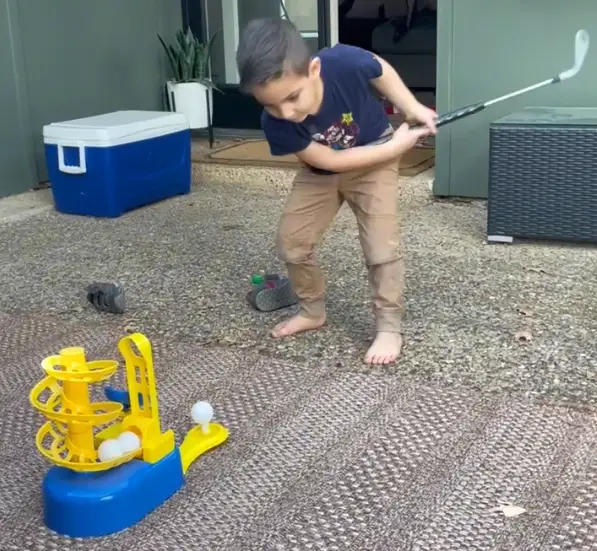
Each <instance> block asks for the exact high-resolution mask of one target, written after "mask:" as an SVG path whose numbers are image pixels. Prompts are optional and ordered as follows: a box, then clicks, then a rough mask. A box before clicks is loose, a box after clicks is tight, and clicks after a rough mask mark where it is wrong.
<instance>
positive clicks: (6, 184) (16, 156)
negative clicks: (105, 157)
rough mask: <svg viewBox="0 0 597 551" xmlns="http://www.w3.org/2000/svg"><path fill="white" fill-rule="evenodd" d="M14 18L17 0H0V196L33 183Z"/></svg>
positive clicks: (24, 95)
mask: <svg viewBox="0 0 597 551" xmlns="http://www.w3.org/2000/svg"><path fill="white" fill-rule="evenodd" d="M17 15H18V14H17V0H0V74H2V86H0V120H1V121H2V124H0V197H2V196H5V195H12V194H14V193H19V192H21V191H25V190H26V189H28V188H30V187H32V186H34V185H35V184H36V183H37V179H36V173H35V163H34V149H33V142H32V141H31V135H30V130H29V128H30V126H29V116H28V109H27V97H26V90H25V88H24V86H25V77H24V71H23V59H22V57H21V49H20V47H19V44H20V36H19V25H18V17H17ZM15 44H16V47H15Z"/></svg>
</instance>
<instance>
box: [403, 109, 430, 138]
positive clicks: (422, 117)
mask: <svg viewBox="0 0 597 551" xmlns="http://www.w3.org/2000/svg"><path fill="white" fill-rule="evenodd" d="M436 119H437V113H436V112H435V111H434V110H433V109H429V107H426V106H425V105H423V104H422V103H418V104H417V105H415V106H414V107H413V108H412V109H411V110H410V111H409V113H408V116H407V118H406V120H407V121H408V122H411V123H412V122H414V123H419V124H423V125H425V126H426V127H427V128H428V129H429V131H430V132H431V133H432V134H437V127H436V126H435V120H436Z"/></svg>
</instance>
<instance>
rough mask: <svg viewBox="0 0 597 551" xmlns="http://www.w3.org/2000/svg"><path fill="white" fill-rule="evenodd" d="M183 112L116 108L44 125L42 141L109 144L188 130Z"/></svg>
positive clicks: (48, 142)
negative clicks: (95, 114)
mask: <svg viewBox="0 0 597 551" xmlns="http://www.w3.org/2000/svg"><path fill="white" fill-rule="evenodd" d="M189 128H190V126H189V121H188V120H187V118H186V117H185V116H184V115H183V114H182V113H171V112H164V111H115V112H113V113H106V114H105V115H97V116H95V117H86V118H84V119H75V120H72V121H65V122H54V123H52V124H48V125H46V126H44V129H43V133H44V143H47V144H54V145H56V144H59V145H89V146H95V147H109V146H111V145H122V144H125V143H131V142H137V141H141V140H147V139H150V138H158V137H160V136H165V135H167V134H172V133H174V132H180V131H182V130H189Z"/></svg>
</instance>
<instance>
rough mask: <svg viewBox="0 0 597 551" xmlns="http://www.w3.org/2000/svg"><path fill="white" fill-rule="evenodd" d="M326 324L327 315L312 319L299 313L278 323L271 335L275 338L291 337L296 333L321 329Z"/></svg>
mask: <svg viewBox="0 0 597 551" xmlns="http://www.w3.org/2000/svg"><path fill="white" fill-rule="evenodd" d="M324 324H325V316H323V317H322V318H319V319H311V318H305V317H303V316H301V315H300V314H297V315H296V316H292V317H291V318H288V319H287V320H284V321H282V322H280V323H278V325H276V326H275V327H274V328H273V329H272V331H271V335H272V337H274V338H275V339H280V338H282V337H289V336H290V335H294V334H295V333H301V332H303V331H311V330H313V329H319V328H320V327H323V325H324Z"/></svg>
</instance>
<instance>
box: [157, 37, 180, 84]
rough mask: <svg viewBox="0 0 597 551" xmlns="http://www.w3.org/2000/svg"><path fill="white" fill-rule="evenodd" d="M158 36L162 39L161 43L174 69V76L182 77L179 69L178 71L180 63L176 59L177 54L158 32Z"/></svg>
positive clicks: (171, 67) (175, 77) (172, 69)
mask: <svg viewBox="0 0 597 551" xmlns="http://www.w3.org/2000/svg"><path fill="white" fill-rule="evenodd" d="M158 38H159V39H160V43H161V44H162V46H163V48H164V51H165V52H166V57H167V58H168V63H169V64H170V69H171V71H172V77H173V78H174V79H176V80H178V79H179V78H180V75H179V71H178V63H177V60H176V56H175V55H174V53H173V52H172V51H171V50H170V48H168V46H166V43H165V42H164V39H163V38H162V37H161V36H160V35H159V34H158Z"/></svg>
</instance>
